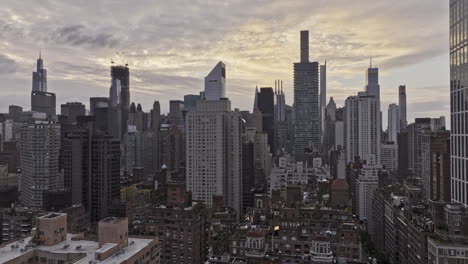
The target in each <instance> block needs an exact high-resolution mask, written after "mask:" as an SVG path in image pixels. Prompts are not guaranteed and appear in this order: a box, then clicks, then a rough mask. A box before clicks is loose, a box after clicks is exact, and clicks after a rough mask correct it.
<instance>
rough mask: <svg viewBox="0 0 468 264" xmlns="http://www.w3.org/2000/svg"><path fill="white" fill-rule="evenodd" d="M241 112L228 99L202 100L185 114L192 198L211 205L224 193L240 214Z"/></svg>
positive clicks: (229, 204)
mask: <svg viewBox="0 0 468 264" xmlns="http://www.w3.org/2000/svg"><path fill="white" fill-rule="evenodd" d="M243 126H244V123H243V120H242V116H241V113H240V112H239V111H238V110H237V109H236V110H235V111H232V110H231V102H230V101H229V100H227V99H223V100H213V101H205V100H203V101H199V102H198V103H197V111H195V112H191V113H188V114H187V117H186V137H187V138H186V140H187V141H186V162H187V189H188V190H189V191H191V192H192V195H193V199H194V200H198V201H203V202H204V203H205V204H206V205H207V206H209V207H210V206H211V205H212V202H213V195H223V196H224V199H225V203H226V205H227V206H229V207H232V208H234V209H235V210H236V211H237V213H238V215H240V212H241V205H242V182H241V173H242V164H241V163H242V130H243Z"/></svg>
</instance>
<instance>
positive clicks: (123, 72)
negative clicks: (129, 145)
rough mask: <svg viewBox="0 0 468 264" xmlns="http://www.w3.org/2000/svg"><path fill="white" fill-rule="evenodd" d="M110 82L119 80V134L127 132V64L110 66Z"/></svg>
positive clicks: (128, 83) (128, 101)
mask: <svg viewBox="0 0 468 264" xmlns="http://www.w3.org/2000/svg"><path fill="white" fill-rule="evenodd" d="M111 77H112V82H114V81H115V80H120V109H121V111H122V112H121V113H120V121H121V127H120V129H121V132H122V133H121V134H122V135H125V133H126V132H127V121H128V111H129V108H130V71H129V69H128V67H127V65H125V66H123V65H118V66H112V67H111ZM119 138H120V137H119Z"/></svg>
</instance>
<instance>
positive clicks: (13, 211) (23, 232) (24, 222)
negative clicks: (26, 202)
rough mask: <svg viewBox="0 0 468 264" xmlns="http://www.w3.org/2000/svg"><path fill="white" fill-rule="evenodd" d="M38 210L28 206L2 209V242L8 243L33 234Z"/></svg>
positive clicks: (0, 213) (0, 212)
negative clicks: (32, 230)
mask: <svg viewBox="0 0 468 264" xmlns="http://www.w3.org/2000/svg"><path fill="white" fill-rule="evenodd" d="M37 214H38V212H36V211H33V210H31V209H28V208H26V207H12V208H6V209H2V210H1V211H0V219H1V223H2V230H1V232H0V234H1V241H0V244H5V243H8V242H9V241H14V240H17V239H21V238H26V237H28V236H30V235H31V229H32V228H33V227H34V225H35V222H36V221H35V220H36V216H37Z"/></svg>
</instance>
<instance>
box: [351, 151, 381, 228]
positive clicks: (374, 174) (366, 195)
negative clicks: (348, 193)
mask: <svg viewBox="0 0 468 264" xmlns="http://www.w3.org/2000/svg"><path fill="white" fill-rule="evenodd" d="M366 161H367V164H364V165H363V167H362V169H361V171H360V174H359V177H358V179H357V181H356V197H357V200H358V201H357V203H356V205H357V210H356V212H357V213H358V215H359V219H360V220H369V219H370V216H371V208H372V207H371V206H372V201H373V199H374V191H375V190H376V189H377V187H378V185H379V171H380V170H381V169H382V166H381V165H379V164H378V163H376V159H375V156H374V155H371V156H369V157H368V158H367V159H366Z"/></svg>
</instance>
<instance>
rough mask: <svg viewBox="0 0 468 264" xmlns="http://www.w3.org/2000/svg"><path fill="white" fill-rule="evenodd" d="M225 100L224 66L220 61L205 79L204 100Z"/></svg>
mask: <svg viewBox="0 0 468 264" xmlns="http://www.w3.org/2000/svg"><path fill="white" fill-rule="evenodd" d="M221 98H226V65H225V64H224V63H223V62H222V61H220V62H218V64H216V66H215V67H214V68H213V69H212V70H211V72H210V73H209V74H208V75H207V76H206V77H205V100H219V99H221Z"/></svg>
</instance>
